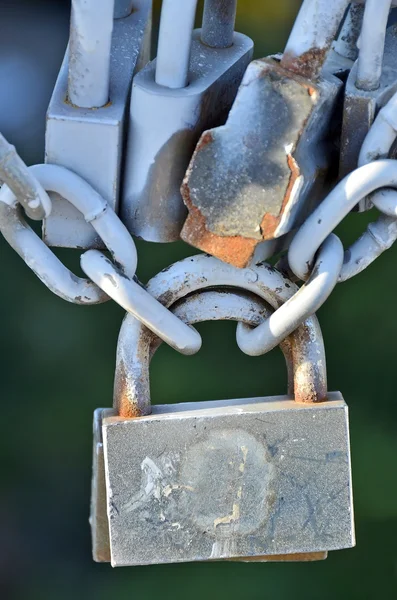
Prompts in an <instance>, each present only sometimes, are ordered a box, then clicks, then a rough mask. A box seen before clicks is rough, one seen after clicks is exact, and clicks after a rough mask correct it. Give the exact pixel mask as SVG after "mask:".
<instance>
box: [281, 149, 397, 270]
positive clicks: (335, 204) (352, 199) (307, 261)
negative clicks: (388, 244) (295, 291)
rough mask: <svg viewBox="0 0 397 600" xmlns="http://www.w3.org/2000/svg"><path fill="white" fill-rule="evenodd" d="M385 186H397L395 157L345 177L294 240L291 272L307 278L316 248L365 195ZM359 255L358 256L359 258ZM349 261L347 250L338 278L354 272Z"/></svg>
mask: <svg viewBox="0 0 397 600" xmlns="http://www.w3.org/2000/svg"><path fill="white" fill-rule="evenodd" d="M383 187H393V188H397V162H396V161H395V160H377V161H374V162H372V163H370V164H367V165H364V166H363V167H360V168H358V169H356V170H355V171H353V173H351V174H350V175H348V176H347V177H345V179H343V180H342V181H341V182H340V183H339V184H338V185H337V186H336V187H335V188H334V189H333V190H332V192H331V193H330V194H329V195H328V196H327V198H326V199H325V200H323V202H322V203H321V204H320V206H318V207H317V208H316V209H315V210H314V211H313V213H312V214H311V215H310V216H309V217H308V218H307V220H306V221H305V223H304V224H303V225H302V227H301V228H300V229H299V231H298V233H297V234H296V235H295V237H294V239H293V240H292V242H291V245H290V248H289V252H288V260H289V264H290V267H291V269H292V271H293V272H294V273H295V275H296V276H297V277H299V279H302V280H305V279H307V278H308V277H309V275H310V270H311V266H312V264H313V260H314V257H315V255H316V252H317V250H318V249H319V247H320V246H321V244H322V243H323V242H324V241H325V239H326V238H327V237H328V235H329V234H330V233H331V232H332V231H333V230H334V229H335V227H336V226H337V225H338V224H339V223H340V222H341V221H342V219H343V218H344V217H345V216H346V215H347V214H348V213H349V211H350V210H351V209H352V208H353V207H354V206H355V205H356V204H357V203H358V202H359V201H360V200H361V199H362V198H365V197H366V196H367V195H368V194H371V193H372V192H374V191H375V190H377V189H379V188H383ZM378 198H379V197H378ZM375 201H376V204H377V206H378V207H381V206H382V200H381V198H380V199H377V198H375ZM392 235H394V233H392ZM359 258H360V257H357V256H355V259H356V260H358V259H359ZM349 262H350V257H349V250H348V251H347V252H345V261H344V264H343V267H342V269H341V273H340V275H339V281H344V280H345V279H346V278H348V274H351V273H352V271H351V265H348V263H349ZM346 265H348V266H346ZM350 276H351V275H350Z"/></svg>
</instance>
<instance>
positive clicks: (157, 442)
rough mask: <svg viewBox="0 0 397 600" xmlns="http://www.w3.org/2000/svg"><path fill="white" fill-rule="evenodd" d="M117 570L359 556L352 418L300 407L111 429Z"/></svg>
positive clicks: (206, 406) (273, 404)
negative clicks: (345, 551)
mask: <svg viewBox="0 0 397 600" xmlns="http://www.w3.org/2000/svg"><path fill="white" fill-rule="evenodd" d="M103 439H104V449H105V472H106V483H107V497H108V515H109V524H110V544H111V562H112V565H113V566H128V565H139V564H154V563H171V562H187V561H193V560H194V561H197V560H210V559H223V558H233V557H243V558H244V557H246V556H252V557H256V556H259V557H260V556H262V555H264V554H268V555H272V554H273V555H279V554H289V553H300V552H309V551H310V552H321V551H324V550H333V549H341V548H350V547H352V546H354V544H355V539H354V525H353V514H352V512H353V511H352V503H351V501H352V489H351V474H350V456H349V434H348V422H347V407H346V404H345V403H344V401H343V398H342V396H341V395H340V394H338V393H334V394H330V395H329V397H328V401H326V402H324V403H322V404H320V405H318V406H316V407H312V406H308V405H299V404H297V403H296V402H294V401H293V400H291V399H290V398H289V397H285V396H284V397H272V398H257V399H248V400H232V401H224V402H215V403H208V402H199V403H194V404H184V405H181V404H179V405H165V406H164V405H163V406H157V407H154V409H153V414H152V415H150V416H147V417H141V418H140V419H128V420H126V419H123V418H122V417H110V418H106V419H104V422H103Z"/></svg>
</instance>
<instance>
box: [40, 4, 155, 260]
mask: <svg viewBox="0 0 397 600" xmlns="http://www.w3.org/2000/svg"><path fill="white" fill-rule="evenodd" d="M134 7H135V10H134V11H133V12H132V13H131V15H130V16H129V17H126V18H124V19H117V20H116V21H115V22H114V30H113V41H112V52H111V67H110V102H109V103H108V104H106V105H105V106H104V107H102V108H99V109H84V108H77V107H75V106H72V105H71V104H70V103H69V102H68V100H67V88H68V59H67V55H66V57H65V60H64V62H63V65H62V67H61V71H60V74H59V77H58V81H57V83H56V86H55V89H54V94H53V97H52V99H51V103H50V106H49V109H48V115H47V130H46V162H47V163H53V164H57V165H62V166H65V167H67V168H69V169H71V170H72V171H74V172H76V173H78V174H79V175H81V176H82V177H83V178H84V179H86V180H87V181H88V182H89V183H90V184H91V185H92V186H93V187H94V188H95V189H96V190H97V191H98V192H99V193H100V194H101V195H102V196H103V197H104V198H105V199H106V200H107V202H108V203H109V204H110V206H111V207H112V208H113V209H114V210H116V212H117V210H118V202H119V191H120V169H121V163H122V151H123V138H124V133H125V116H126V115H125V113H126V110H127V109H126V107H127V103H128V99H129V93H130V88H131V81H132V76H133V74H134V73H135V72H136V71H137V70H139V68H141V67H142V66H143V64H146V62H147V60H148V59H149V51H150V31H151V0H136V2H135V4H134ZM51 199H52V202H53V211H52V214H51V216H50V217H49V218H48V219H46V221H45V225H44V239H45V241H46V243H47V244H49V245H50V246H62V247H67V248H76V247H78V248H102V247H103V245H102V242H101V240H100V239H99V237H98V236H97V235H96V232H95V231H94V229H93V228H92V226H91V225H90V224H89V223H86V222H85V221H84V219H83V218H82V217H81V215H79V213H78V212H77V211H76V210H75V209H74V208H73V207H72V206H70V204H69V203H68V202H67V201H65V199H63V198H61V197H60V196H59V195H52V196H51Z"/></svg>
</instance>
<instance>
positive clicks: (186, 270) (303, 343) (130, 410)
mask: <svg viewBox="0 0 397 600" xmlns="http://www.w3.org/2000/svg"><path fill="white" fill-rule="evenodd" d="M222 286H226V287H233V288H239V289H243V290H247V291H250V292H253V293H255V294H256V295H258V296H259V297H261V298H262V299H263V300H265V301H266V302H267V303H268V304H270V306H272V307H273V308H274V309H276V308H278V307H279V306H281V305H282V304H283V303H284V302H285V301H286V300H288V299H289V298H290V297H291V296H292V295H293V294H294V293H295V292H296V291H297V289H298V288H297V287H296V286H295V285H294V284H293V283H292V282H291V281H289V280H288V279H287V278H285V277H283V275H281V273H279V272H278V271H276V270H275V269H273V268H272V267H270V266H269V265H258V266H256V267H251V268H249V269H236V268H235V267H232V266H231V265H228V264H226V263H223V262H221V261H219V260H217V259H215V258H212V257H210V256H205V255H197V256H193V257H191V258H187V259H185V260H182V261H179V262H178V263H175V264H174V265H172V266H171V267H169V268H168V269H166V270H165V271H163V272H161V273H159V274H158V275H157V276H156V277H154V278H153V279H151V280H150V281H149V283H148V285H147V287H146V289H147V291H148V293H149V294H150V295H151V296H153V297H154V298H157V299H158V300H159V301H160V302H161V303H162V304H164V305H165V306H167V307H170V306H172V305H173V304H174V303H175V302H177V301H178V300H180V299H181V298H184V297H185V296H186V295H188V294H191V293H193V292H196V291H197V290H203V289H206V288H212V287H215V288H217V289H219V287H222ZM140 328H141V326H140V324H139V323H138V322H137V321H136V319H134V318H133V317H132V316H130V315H127V316H126V318H125V319H124V322H123V325H122V328H121V331H120V336H119V351H118V357H117V369H116V371H117V375H116V381H115V396H114V400H115V407H116V408H117V410H118V413H119V414H121V415H123V416H125V417H127V416H128V417H132V416H136V415H137V414H139V411H140V410H141V409H140V408H138V406H137V402H138V400H139V401H142V402H144V403H146V406H147V407H149V406H150V395H149V376H148V372H146V373H143V372H140V373H139V375H138V374H136V372H135V371H134V365H135V364H144V365H145V364H146V363H145V362H143V363H139V360H138V359H139V355H137V354H136V349H137V345H136V344H132V343H131V340H132V339H138V338H137V336H138V334H139V331H140V330H141V329H140ZM286 336H287V334H286V335H285V336H280V337H281V338H282V339H284V338H285V337H286ZM123 340H124V342H123ZM291 340H292V342H291V346H292V353H293V361H294V364H295V365H296V369H295V382H298V387H297V388H295V397H296V398H297V399H298V401H305V399H306V400H307V399H310V401H312V402H319V401H322V400H323V399H324V397H325V395H326V389H327V384H326V381H325V380H324V379H323V378H322V376H321V373H324V368H325V367H324V364H325V363H324V364H323V362H324V360H325V358H324V346H323V341H322V336H321V332H320V331H319V326H318V322H317V319H316V317H315V316H313V317H311V318H310V319H307V320H306V321H305V323H303V324H302V325H301V326H300V327H298V328H297V329H296V331H294V332H293V334H292V336H291ZM280 341H281V340H280V339H275V340H274V344H273V347H274V346H276V345H278V343H279V342H280ZM301 348H302V349H303V351H302V352H301V350H300V349H301ZM308 352H312V353H311V354H310V353H309V354H308ZM137 356H138V358H137ZM312 364H314V365H315V366H314V367H313V369H312V367H311V365H312ZM308 380H309V381H310V386H307V385H306V382H307V381H308Z"/></svg>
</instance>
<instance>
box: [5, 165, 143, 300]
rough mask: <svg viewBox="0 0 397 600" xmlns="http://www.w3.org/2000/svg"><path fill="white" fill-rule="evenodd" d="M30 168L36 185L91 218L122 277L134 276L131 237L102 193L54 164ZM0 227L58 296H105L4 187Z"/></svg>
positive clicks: (68, 297) (85, 298) (89, 219)
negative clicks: (73, 268) (46, 239)
mask: <svg viewBox="0 0 397 600" xmlns="http://www.w3.org/2000/svg"><path fill="white" fill-rule="evenodd" d="M29 171H30V173H31V174H32V175H33V177H34V178H36V179H37V180H38V181H39V182H40V185H41V186H42V187H43V188H44V189H46V190H50V191H52V192H56V193H59V194H62V196H63V197H65V198H68V201H69V202H71V203H72V204H73V206H74V207H75V208H76V209H77V210H79V211H80V212H81V213H82V214H83V215H84V218H85V219H86V220H87V221H88V222H90V223H92V225H93V227H94V228H95V230H96V231H97V232H98V235H100V236H101V239H102V240H103V243H104V244H105V245H106V247H107V248H108V249H109V250H110V252H111V253H112V256H113V258H114V260H115V261H116V263H117V264H118V265H119V266H120V268H121V270H122V272H123V273H124V275H125V276H126V277H131V278H132V277H134V276H135V271H136V263H137V255H136V248H135V244H134V241H133V240H132V238H131V236H130V235H129V234H128V231H127V230H126V229H125V227H124V225H123V224H122V223H121V221H120V220H119V219H118V217H117V216H116V215H115V213H114V212H113V210H112V209H111V208H110V207H109V206H108V205H107V204H106V202H105V201H104V200H103V198H102V197H101V196H100V195H99V194H98V193H97V192H96V191H95V190H94V189H93V188H92V187H91V186H90V185H89V184H88V183H87V182H86V181H84V180H83V179H82V178H81V177H79V176H78V175H76V174H75V173H72V172H71V171H68V170H67V169H64V168H63V167H58V166H56V165H35V166H33V167H30V169H29ZM0 231H1V233H2V234H3V235H4V237H5V239H6V240H7V242H8V243H9V244H10V245H11V246H12V247H13V249H14V250H15V251H16V252H17V253H18V254H19V255H20V256H21V258H22V259H23V260H24V261H25V262H26V264H27V265H28V266H29V267H30V268H31V269H32V271H33V272H34V273H35V274H36V275H37V276H38V277H39V279H40V280H41V281H42V282H43V283H44V284H45V285H46V286H47V287H48V288H49V289H50V290H51V291H52V292H54V293H55V294H56V295H58V296H60V297H61V298H63V299H64V300H67V301H68V302H73V303H75V304H85V305H87V304H98V303H100V302H105V301H106V300H108V299H109V298H108V296H106V295H105V294H104V293H103V292H102V291H101V290H100V289H99V288H98V287H97V286H96V285H95V284H93V283H92V282H91V281H88V280H86V279H82V278H80V277H76V276H75V275H73V274H72V273H71V272H70V271H69V269H67V268H66V267H65V266H64V265H63V264H62V263H61V261H60V260H59V259H58V258H57V257H56V256H55V255H54V254H53V252H52V251H51V250H50V249H49V248H48V247H47V246H46V245H45V244H44V243H43V242H42V241H41V240H40V238H39V237H38V236H37V235H36V234H35V232H34V231H33V230H32V229H31V228H30V227H29V225H28V224H27V223H26V221H25V220H24V218H23V215H22V214H21V212H20V211H19V210H18V201H17V198H16V197H15V195H14V194H13V193H12V191H11V190H10V188H8V186H6V185H4V186H3V187H2V188H1V191H0Z"/></svg>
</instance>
